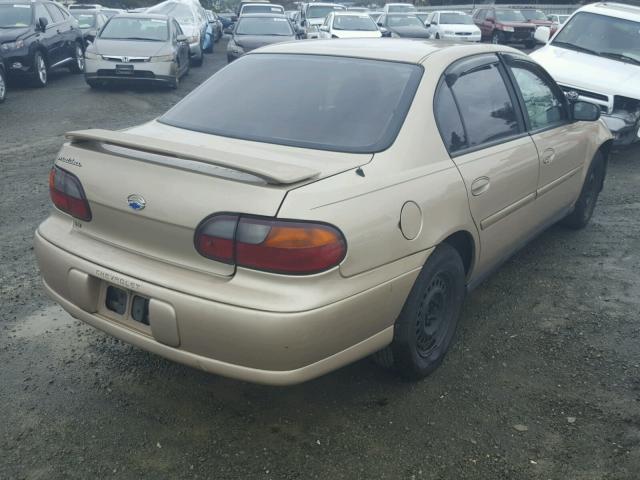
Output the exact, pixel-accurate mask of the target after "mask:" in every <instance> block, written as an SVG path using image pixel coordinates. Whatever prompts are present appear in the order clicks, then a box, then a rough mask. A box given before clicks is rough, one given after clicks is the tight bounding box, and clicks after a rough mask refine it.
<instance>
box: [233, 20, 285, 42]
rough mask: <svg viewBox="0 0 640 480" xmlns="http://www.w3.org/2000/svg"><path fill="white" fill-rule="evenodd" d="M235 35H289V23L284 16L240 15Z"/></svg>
mask: <svg viewBox="0 0 640 480" xmlns="http://www.w3.org/2000/svg"><path fill="white" fill-rule="evenodd" d="M235 34H236V35H277V36H288V37H289V36H291V35H293V30H291V24H289V21H288V20H287V19H286V18H284V17H254V18H250V17H249V18H247V17H242V18H241V19H240V20H238V26H237V27H236V32H235Z"/></svg>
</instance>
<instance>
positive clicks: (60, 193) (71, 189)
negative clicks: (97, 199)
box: [49, 166, 91, 222]
mask: <svg viewBox="0 0 640 480" xmlns="http://www.w3.org/2000/svg"><path fill="white" fill-rule="evenodd" d="M49 193H50V195H51V201H52V202H53V204H54V205H55V206H56V207H58V208H59V209H60V210H62V211H63V212H65V213H68V214H69V215H71V216H73V217H76V218H78V219H80V220H84V221H86V222H88V221H89V220H91V209H90V208H89V202H87V197H86V196H85V194H84V189H83V188H82V184H81V183H80V180H78V177H76V176H75V175H74V174H72V173H69V172H67V171H66V170H63V169H62V168H60V167H56V166H54V167H53V168H52V169H51V171H50V172H49Z"/></svg>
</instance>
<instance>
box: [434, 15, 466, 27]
mask: <svg viewBox="0 0 640 480" xmlns="http://www.w3.org/2000/svg"><path fill="white" fill-rule="evenodd" d="M440 23H441V24H442V25H473V19H472V18H471V17H470V16H469V15H467V14H466V13H441V14H440Z"/></svg>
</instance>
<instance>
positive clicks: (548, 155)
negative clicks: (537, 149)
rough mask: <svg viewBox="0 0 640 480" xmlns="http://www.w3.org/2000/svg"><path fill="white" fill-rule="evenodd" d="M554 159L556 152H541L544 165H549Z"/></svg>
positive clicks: (550, 149)
mask: <svg viewBox="0 0 640 480" xmlns="http://www.w3.org/2000/svg"><path fill="white" fill-rule="evenodd" d="M555 158H556V151H555V150H554V149H553V148H547V149H546V150H545V151H544V152H542V163H543V164H544V165H550V164H551V163H552V162H553V160H554V159H555Z"/></svg>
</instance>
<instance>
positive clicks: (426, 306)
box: [416, 272, 451, 358]
mask: <svg viewBox="0 0 640 480" xmlns="http://www.w3.org/2000/svg"><path fill="white" fill-rule="evenodd" d="M450 298H451V280H450V278H449V277H448V276H447V275H446V274H445V273H444V272H440V273H438V274H437V275H435V276H434V277H433V279H432V280H431V282H430V283H429V285H428V286H427V288H426V289H425V291H424V295H423V296H422V300H421V302H420V307H419V308H418V315H417V319H416V350H417V353H418V355H420V356H421V357H423V358H427V357H429V356H430V355H431V354H432V353H433V352H434V350H436V349H437V348H438V347H439V346H440V345H442V341H443V340H444V338H445V336H446V333H447V309H448V307H449V303H450Z"/></svg>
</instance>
